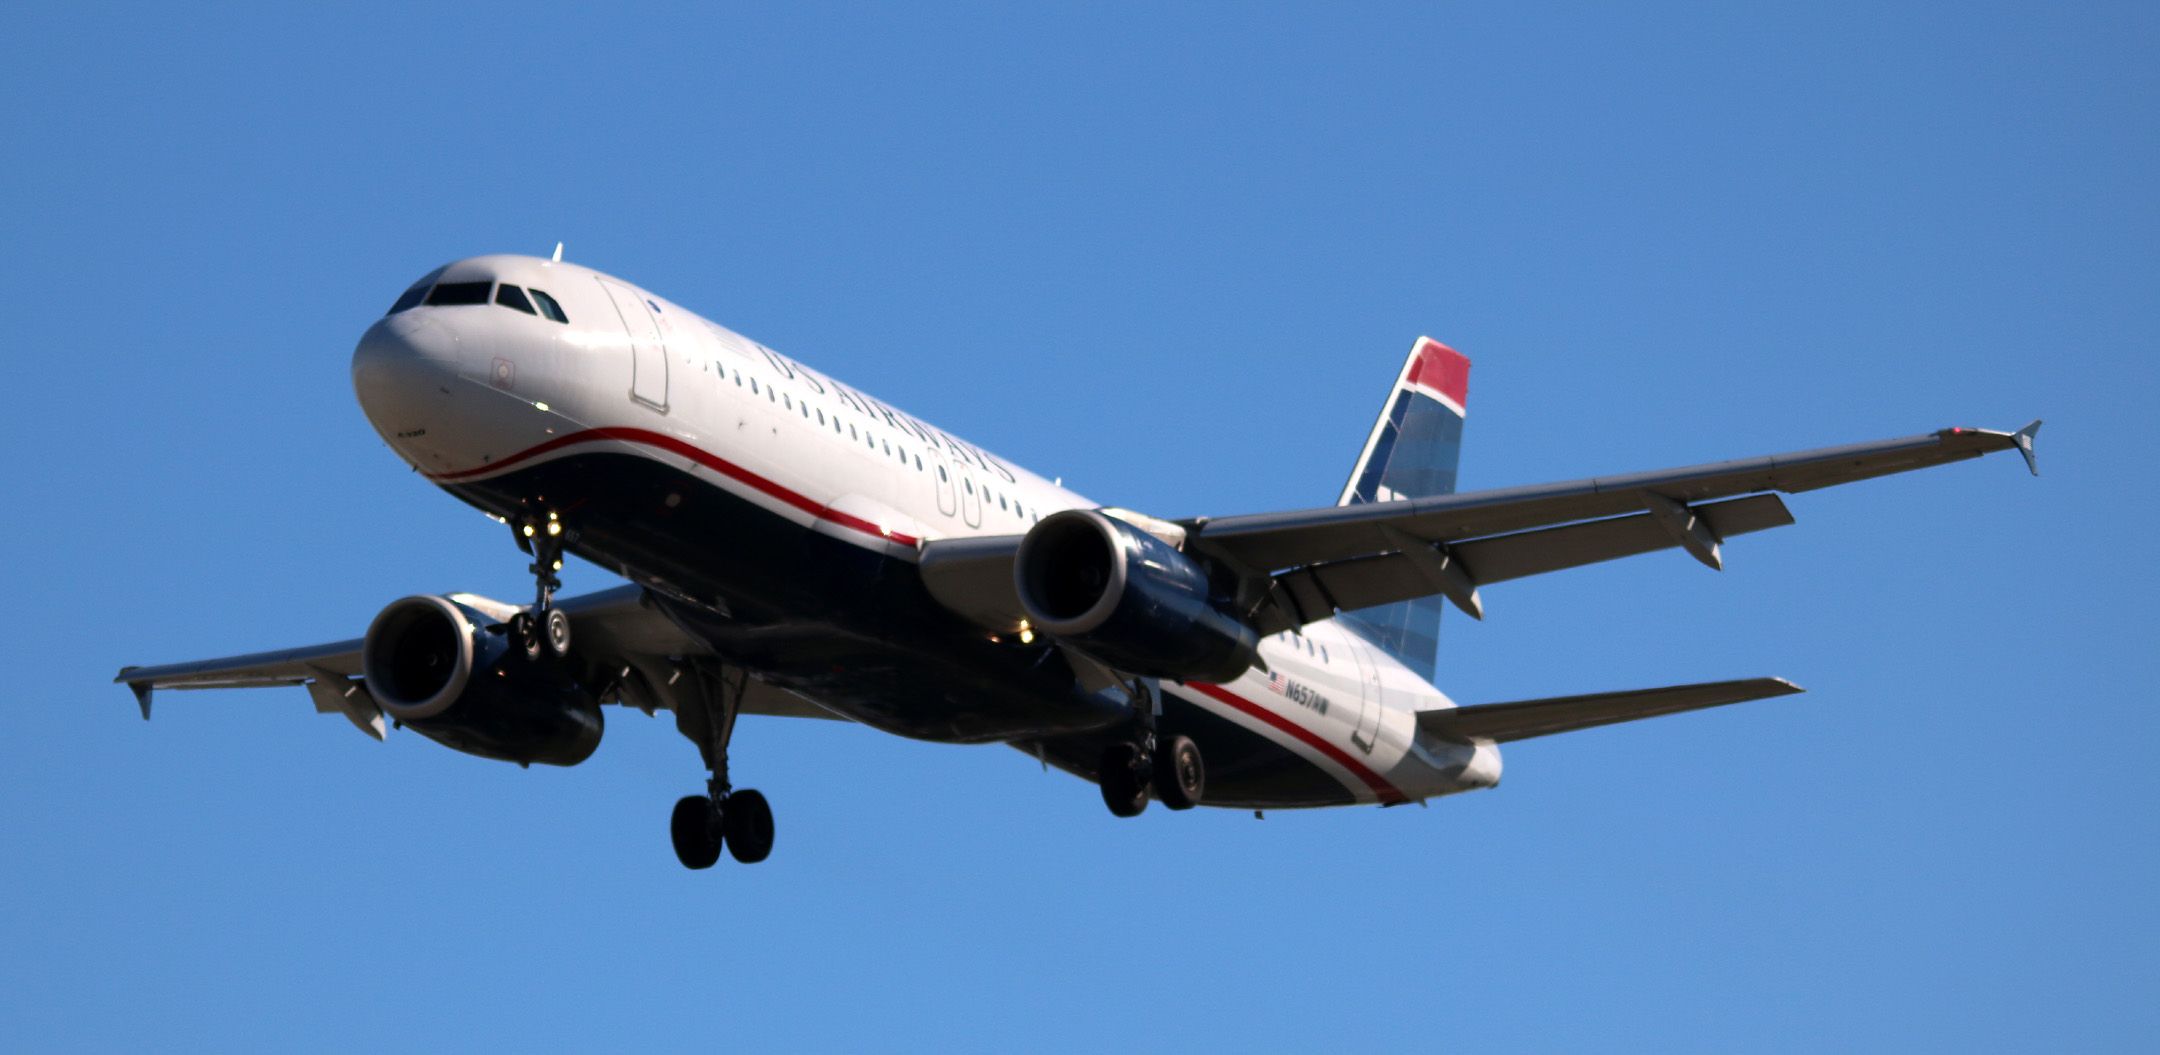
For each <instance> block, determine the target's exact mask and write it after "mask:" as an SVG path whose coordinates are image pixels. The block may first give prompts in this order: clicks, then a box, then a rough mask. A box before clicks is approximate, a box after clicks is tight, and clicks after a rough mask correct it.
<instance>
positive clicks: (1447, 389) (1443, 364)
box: [1335, 337, 1470, 681]
mask: <svg viewBox="0 0 2160 1055" xmlns="http://www.w3.org/2000/svg"><path fill="white" fill-rule="evenodd" d="M1469 398H1470V360H1469V358H1468V357H1466V356H1464V355H1463V354H1462V353H1461V352H1458V351H1456V350H1455V349H1453V348H1450V347H1448V346H1447V345H1444V344H1441V343H1440V342H1439V341H1436V340H1433V339H1432V338H1430V337H1420V338H1418V340H1417V343H1416V344H1413V345H1411V346H1410V357H1409V358H1408V359H1406V360H1404V361H1403V367H1402V371H1401V372H1400V373H1398V374H1397V375H1396V377H1395V385H1394V387H1393V388H1390V389H1389V390H1388V398H1387V402H1386V403H1385V404H1383V405H1382V406H1381V408H1380V417H1379V420H1377V421H1375V422H1373V427H1372V433H1371V434H1370V435H1368V436H1367V437H1366V438H1365V449H1364V450H1363V451H1361V452H1360V453H1359V454H1358V461H1357V466H1356V467H1355V468H1353V469H1352V470H1351V471H1350V480H1349V482H1348V483H1346V484H1344V485H1343V491H1342V496H1341V497H1340V498H1338V499H1337V500H1336V503H1335V504H1337V505H1345V506H1347V505H1355V504H1357V503H1360V502H1392V501H1395V500H1397V499H1403V498H1429V497H1432V496H1434V495H1446V494H1454V493H1455V465H1456V462H1457V461H1459V460H1460V459H1461V457H1462V433H1463V419H1464V417H1465V415H1466V411H1465V410H1464V407H1465V406H1466V405H1467V404H1468V402H1469ZM1441 603H1442V602H1441V599H1440V598H1439V597H1437V596H1435V597H1420V598H1418V599H1416V600H1413V601H1403V602H1401V603H1399V604H1388V605H1381V606H1379V607H1376V608H1362V609H1359V610H1358V611H1355V612H1346V613H1344V615H1343V617H1342V622H1343V623H1344V624H1346V625H1348V626H1349V627H1350V628H1351V629H1353V630H1355V631H1357V633H1358V634H1360V635H1361V636H1363V637H1364V638H1365V639H1366V640H1368V641H1371V642H1372V643H1373V644H1374V646H1376V647H1378V648H1379V649H1380V650H1381V651H1383V652H1386V653H1387V654H1389V655H1391V656H1394V657H1395V658H1396V659H1398V660H1401V661H1402V663H1403V665H1404V666H1406V667H1409V668H1410V669H1411V670H1414V671H1416V672H1418V674H1419V675H1420V676H1422V677H1423V678H1425V679H1426V680H1427V681H1430V680H1432V676H1433V661H1434V658H1435V656H1436V655H1437V654H1438V652H1439V649H1440V605H1441Z"/></svg>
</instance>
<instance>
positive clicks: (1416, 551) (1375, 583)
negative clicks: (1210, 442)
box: [1183, 421, 2040, 634]
mask: <svg viewBox="0 0 2160 1055" xmlns="http://www.w3.org/2000/svg"><path fill="white" fill-rule="evenodd" d="M2039 430H2040V423H2039V422H2037V421H2035V422H2033V423H2032V424H2029V425H2027V426H2025V427H2024V428H2022V429H2019V430H2017V431H2016V432H1996V431H1992V430H1989V429H1968V428H1954V429H1943V430H1941V431H1938V432H1931V433H1926V434H1924V435H1919V436H1908V437H1905V438H1903V439H1895V440H1879V441H1876V442H1874V443H1855V444H1849V445H1847V446H1842V447H1824V448H1820V449H1817V450H1811V451H1797V452H1794V453H1791V454H1777V455H1771V456H1769V457H1766V458H1752V459H1747V460H1743V461H1730V462H1713V463H1710V464H1706V465H1695V466H1689V467H1686V468H1680V469H1663V470H1658V471H1654V472H1646V473H1632V474H1628V475H1624V476H1606V477H1594V478H1591V479H1587V480H1574V481H1570V482H1566V483H1556V484H1540V485H1535V486H1530V487H1509V488H1501V489H1498V490H1492V491H1473V492H1469V493H1466V494H1454V495H1442V496H1437V497H1433V498H1415V499H1407V500H1402V501H1395V502H1372V503H1360V504H1357V505H1349V506H1328V507H1325V508H1321V509H1307V510H1299V511H1294V512H1285V513H1260V514H1254V515H1249V516H1232V517H1218V518H1213V519H1209V518H1200V519H1196V520H1191V521H1185V522H1183V524H1184V527H1185V528H1186V530H1187V532H1188V542H1187V546H1188V549H1190V550H1196V551H1198V552H1200V553H1203V554H1207V555H1210V556H1213V557H1215V558H1217V559H1218V560H1222V561H1224V562H1225V563H1227V564H1229V565H1230V566H1231V567H1233V568H1238V569H1240V570H1242V571H1244V572H1245V573H1246V575H1247V577H1248V578H1249V579H1256V580H1257V579H1258V577H1260V576H1266V577H1267V578H1269V579H1272V582H1263V583H1262V585H1263V587H1264V593H1263V594H1262V595H1261V596H1260V597H1259V598H1258V599H1257V601H1256V602H1255V607H1254V609H1253V621H1254V625H1255V627H1256V628H1257V629H1258V630H1259V631H1260V632H1261V633H1263V634H1267V633H1273V632H1275V631H1278V630H1287V629H1291V628H1293V627H1297V626H1301V625H1303V624H1305V623H1309V622H1313V621H1315V620H1318V619H1324V618H1327V617H1328V616H1330V615H1332V614H1334V612H1336V611H1338V610H1349V609H1356V608H1365V607H1369V606H1371V605H1376V604H1389V603H1393V602H1395V601H1401V600H1407V599H1409V598H1411V597H1419V596H1425V595H1429V594H1435V593H1437V594H1441V595H1443V596H1445V597H1447V598H1448V599H1449V600H1450V601H1453V602H1454V603H1455V604H1456V606H1457V607H1460V608H1462V609H1463V610H1464V611H1466V612H1468V613H1469V614H1471V615H1473V616H1479V617H1482V615H1483V608H1482V605H1481V603H1480V601H1479V598H1478V594H1477V589H1478V587H1479V586H1481V585H1484V584H1487V583H1494V582H1504V581H1506V580H1509V579H1518V578H1522V577H1524V576H1527V575H1539V574H1543V573H1545V572H1550V571H1558V570H1560V569H1563V568H1573V567H1578V566H1581V565H1584V564H1591V563H1595V562H1597V561H1605V560H1612V559H1614V558H1616V557H1625V556H1630V555H1633V554H1637V553H1646V552H1649V551H1651V550H1656V549H1668V548H1681V549H1685V550H1687V551H1688V553H1690V554H1691V555H1693V556H1694V557H1695V558H1696V559H1697V560H1700V561H1701V562H1703V563H1704V564H1707V565H1709V566H1710V567H1712V568H1717V567H1721V561H1722V556H1721V553H1720V547H1719V543H1720V542H1721V541H1722V540H1723V539H1725V538H1727V537H1730V536H1732V535H1738V534H1745V533H1748V532H1752V531H1762V530H1766V529H1768V528H1773V527H1782V526H1784V525H1786V524H1790V523H1792V522H1793V520H1792V514H1791V513H1789V512H1787V511H1786V509H1785V503H1784V501H1783V500H1782V499H1780V498H1779V497H1778V496H1777V494H1775V493H1774V492H1781V491H1782V492H1785V493H1788V494H1792V493H1797V492H1801V491H1813V490H1816V489H1818V488H1823V487H1832V486H1835V485H1838V484H1847V483H1852V482H1854V481H1858V480H1866V479H1870V478H1873V477H1877V476H1887V475H1890V474H1892V473H1901V472H1908V471H1910V470H1913V469H1924V468H1928V467H1930V466H1935V465H1944V464H1948V463H1950V462H1956V461H1963V460H1965V459H1968V458H1977V457H1980V456H1981V455H1983V454H1987V453H1990V452H1992V451H2003V450H2017V451H2019V452H2020V453H2022V454H2023V455H2024V456H2025V460H2026V464H2027V466H2028V467H2029V468H2032V469H2033V472H2034V474H2035V475H2037V474H2038V472H2039V470H2038V468H2037V467H2035V466H2034V462H2033V436H2034V434H2035V433H2037V432H2038V431H2039Z"/></svg>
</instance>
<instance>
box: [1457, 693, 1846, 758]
mask: <svg viewBox="0 0 2160 1055" xmlns="http://www.w3.org/2000/svg"><path fill="white" fill-rule="evenodd" d="M1804 691H1806V690H1804V689H1802V688H1801V687H1800V686H1798V685H1795V684H1793V683H1792V682H1789V681H1786V680H1785V679H1783V678H1747V679H1744V680H1740V681H1711V682H1703V683H1700V684H1695V685H1673V686H1668V687H1666V688H1662V689H1636V690H1633V691H1629V692H1600V693H1591V694H1589V695H1585V696H1557V697H1554V698H1552V699H1545V700H1520V701H1516V702H1513V703H1486V704H1479V705H1477V706H1474V707H1452V708H1443V709H1440V710H1433V711H1419V712H1418V716H1417V723H1418V728H1419V729H1420V730H1422V731H1423V732H1426V733H1428V734H1430V735H1432V736H1437V737H1440V738H1441V739H1444V740H1454V741H1459V742H1462V743H1470V742H1473V741H1478V740H1490V741H1492V742H1494V743H1507V742H1508V741H1511V740H1527V739H1529V738H1531V737H1534V736H1549V735H1551V734H1553V733H1566V732H1573V731H1575V730H1577V729H1594V728H1596V727H1598V726H1600V725H1612V724H1615V723H1618V722H1632V721H1635V720H1636V719H1638V718H1655V717H1658V716H1660V715H1666V714H1679V713H1681V712H1683V711H1698V710H1702V709H1703V708H1706V707H1722V706H1725V705H1726V704H1732V703H1745V702H1747V701H1749V700H1761V699H1768V698H1770V697H1773V696H1790V695H1792V694H1794V693H1798V692H1804Z"/></svg>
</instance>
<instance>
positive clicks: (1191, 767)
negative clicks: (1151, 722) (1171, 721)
mask: <svg viewBox="0 0 2160 1055" xmlns="http://www.w3.org/2000/svg"><path fill="white" fill-rule="evenodd" d="M1155 755H1156V758H1155V797H1156V798H1157V799H1159V800H1161V801H1162V804H1163V805H1165V806H1168V807H1169V808H1171V809H1173V810H1189V809H1192V808H1193V807H1194V806H1198V805H1199V804H1200V796H1201V795H1202V794H1204V793H1205V792H1206V791H1207V766H1206V765H1205V764H1203V763H1202V762H1201V760H1200V748H1199V747H1198V746H1197V745H1195V744H1194V743H1193V742H1192V740H1191V739H1190V738H1188V737H1183V736H1173V737H1171V738H1170V739H1168V740H1165V741H1163V743H1162V745H1161V746H1160V747H1159V748H1157V749H1156V752H1155Z"/></svg>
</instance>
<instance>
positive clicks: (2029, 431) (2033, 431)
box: [2010, 418, 2040, 476]
mask: <svg viewBox="0 0 2160 1055" xmlns="http://www.w3.org/2000/svg"><path fill="white" fill-rule="evenodd" d="M2039 434H2040V419H2039V418H2034V419H2033V420H2032V424H2030V425H2027V426H2025V427H2024V428H2022V429H2019V430H2017V431H2016V432H2013V433H2011V434H2010V439H2011V440H2012V441H2013V442H2015V443H2016V444H2017V449H2018V453H2019V454H2022V455H2024V456H2025V468H2027V469H2030V470H2032V474H2033V475H2034V476H2038V475H2040V462H2039V461H2038V460H2037V459H2035V458H2034V457H2033V437H2035V436H2038V435H2039Z"/></svg>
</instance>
